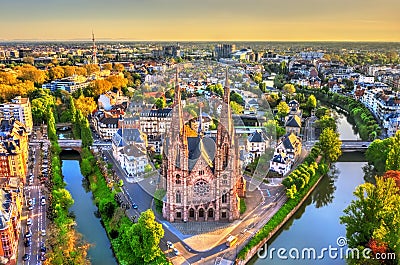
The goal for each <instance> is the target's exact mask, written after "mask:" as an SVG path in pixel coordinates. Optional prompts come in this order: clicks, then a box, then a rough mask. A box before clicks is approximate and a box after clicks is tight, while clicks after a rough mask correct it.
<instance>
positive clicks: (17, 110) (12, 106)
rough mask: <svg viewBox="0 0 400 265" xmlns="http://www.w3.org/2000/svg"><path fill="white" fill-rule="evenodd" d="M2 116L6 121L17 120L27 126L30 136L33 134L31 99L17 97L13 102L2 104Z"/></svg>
mask: <svg viewBox="0 0 400 265" xmlns="http://www.w3.org/2000/svg"><path fill="white" fill-rule="evenodd" d="M0 116H1V117H2V118H3V119H6V120H9V119H12V118H13V119H16V120H18V121H20V122H22V123H23V124H24V125H25V127H26V130H27V132H28V134H30V133H31V132H32V128H33V120H32V110H31V103H30V101H29V98H22V97H21V96H17V97H15V98H13V99H12V100H11V102H7V103H3V104H0Z"/></svg>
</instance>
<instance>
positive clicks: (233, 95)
mask: <svg viewBox="0 0 400 265" xmlns="http://www.w3.org/2000/svg"><path fill="white" fill-rule="evenodd" d="M229 98H230V101H231V102H232V101H234V102H236V103H237V104H239V105H243V104H244V100H243V98H242V96H241V95H239V94H238V93H236V92H232V93H231V95H230V97H229Z"/></svg>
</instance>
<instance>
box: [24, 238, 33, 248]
mask: <svg viewBox="0 0 400 265" xmlns="http://www.w3.org/2000/svg"><path fill="white" fill-rule="evenodd" d="M24 245H25V247H30V246H31V245H32V241H30V240H29V238H28V239H26V240H25V241H24Z"/></svg>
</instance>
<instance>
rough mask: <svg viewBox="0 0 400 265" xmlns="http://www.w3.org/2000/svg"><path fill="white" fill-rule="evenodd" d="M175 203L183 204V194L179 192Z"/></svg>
mask: <svg viewBox="0 0 400 265" xmlns="http://www.w3.org/2000/svg"><path fill="white" fill-rule="evenodd" d="M175 201H176V203H181V202H182V195H181V192H180V191H179V190H178V191H177V192H176V194H175Z"/></svg>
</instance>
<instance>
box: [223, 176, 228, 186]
mask: <svg viewBox="0 0 400 265" xmlns="http://www.w3.org/2000/svg"><path fill="white" fill-rule="evenodd" d="M227 184H228V175H225V174H224V175H222V185H227Z"/></svg>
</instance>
